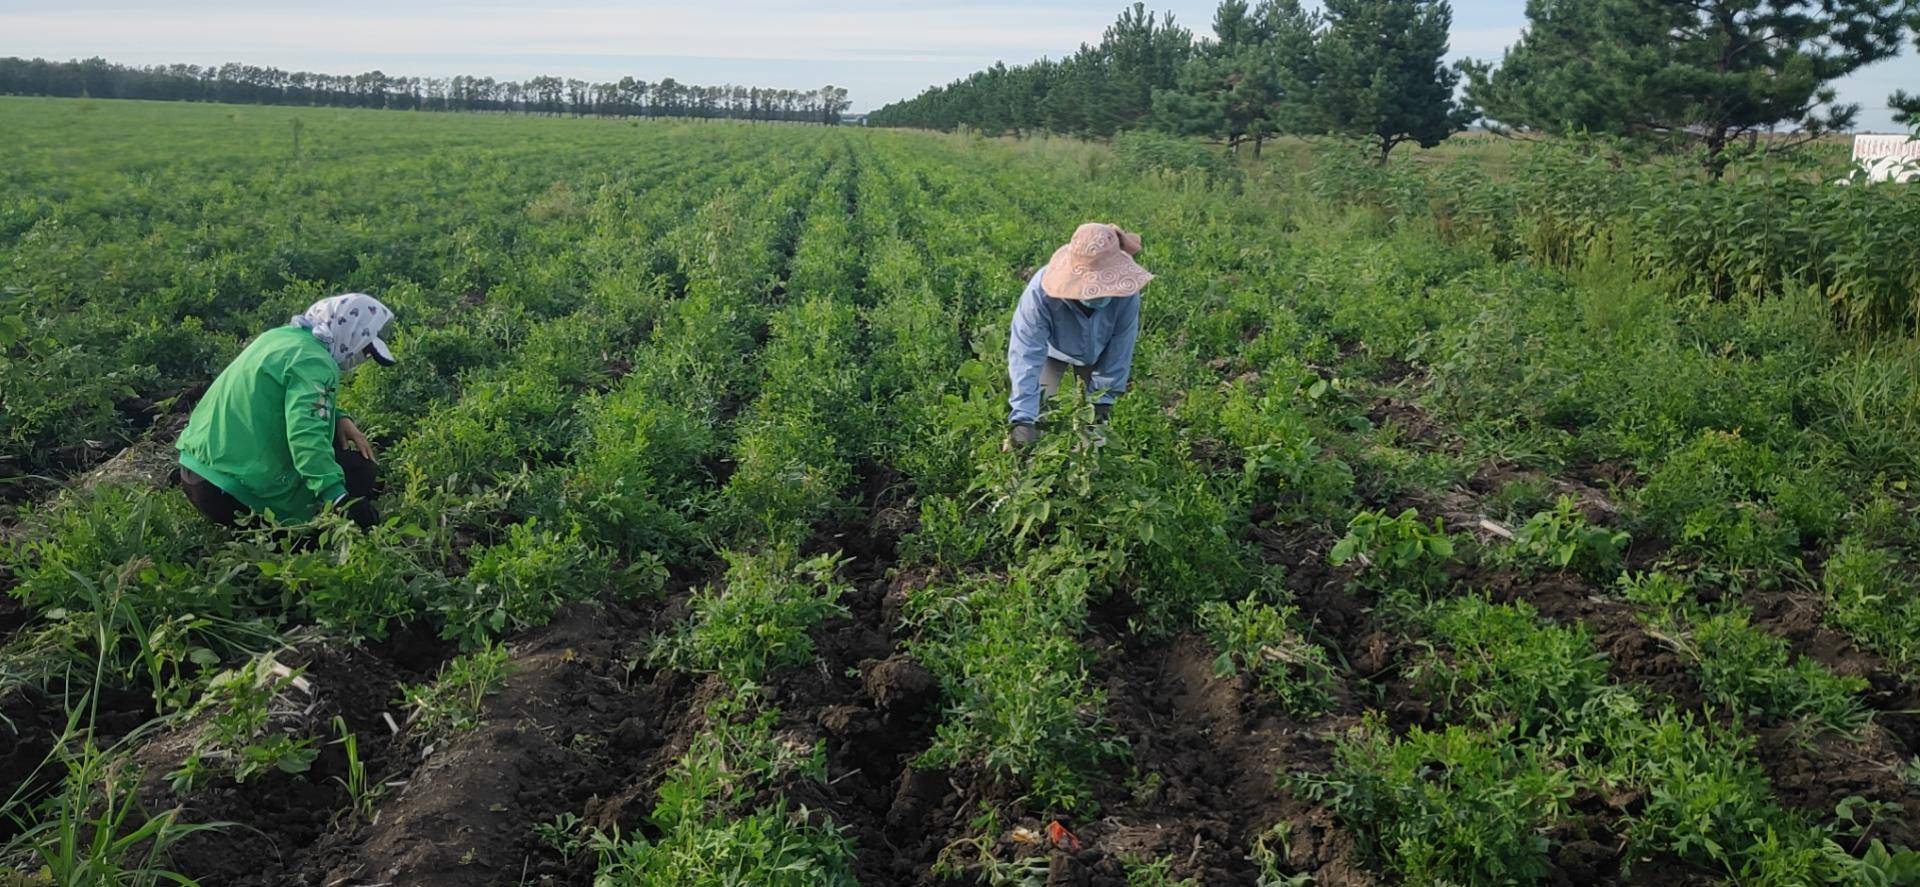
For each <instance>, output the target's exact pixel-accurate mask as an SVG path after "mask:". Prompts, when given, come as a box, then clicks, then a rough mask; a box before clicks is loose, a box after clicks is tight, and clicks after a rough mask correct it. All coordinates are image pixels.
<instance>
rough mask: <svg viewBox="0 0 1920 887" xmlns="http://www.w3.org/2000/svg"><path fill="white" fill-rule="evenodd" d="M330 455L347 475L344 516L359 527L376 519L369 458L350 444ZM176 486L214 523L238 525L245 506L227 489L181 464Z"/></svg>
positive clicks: (376, 491)
mask: <svg viewBox="0 0 1920 887" xmlns="http://www.w3.org/2000/svg"><path fill="white" fill-rule="evenodd" d="M333 458H334V459H335V460H336V461H338V462H339V463H340V470H341V471H343V472H345V473H346V475H347V517H350V518H352V519H353V522H354V523H356V524H359V525H360V526H361V527H363V528H364V527H371V526H373V525H374V524H377V523H379V522H380V512H378V511H377V510H375V509H374V507H373V500H374V497H376V496H378V495H379V489H378V470H377V468H376V467H375V465H374V464H373V462H372V461H371V460H369V459H368V458H367V457H365V456H362V455H360V451H359V450H356V449H353V448H352V447H347V448H344V449H337V450H334V451H333ZM180 489H181V490H182V491H183V492H185V493H186V494H187V501H188V502H192V503H193V507H195V508H198V509H200V513H201V514H204V515H206V516H207V519H208V520H211V521H213V522H214V523H216V524H220V525H222V526H228V527H232V526H238V525H239V523H240V516H241V515H243V514H246V513H247V506H246V505H244V504H242V503H241V502H240V500H238V499H235V498H233V495H232V494H231V493H228V492H227V491H226V490H223V489H220V488H219V487H218V486H215V485H214V484H213V482H212V481H209V480H207V479H206V478H204V477H201V476H200V475H198V474H195V473H193V470H192V469H190V468H187V467H186V466H184V465H183V466H181V468H180Z"/></svg>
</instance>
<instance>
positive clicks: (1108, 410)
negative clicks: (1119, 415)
mask: <svg viewBox="0 0 1920 887" xmlns="http://www.w3.org/2000/svg"><path fill="white" fill-rule="evenodd" d="M1111 415H1113V404H1110V403H1097V404H1094V405H1093V421H1094V422H1095V423H1097V424H1100V425H1105V424H1107V417H1109V416H1111Z"/></svg>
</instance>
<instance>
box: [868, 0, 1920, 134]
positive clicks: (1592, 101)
mask: <svg viewBox="0 0 1920 887" xmlns="http://www.w3.org/2000/svg"><path fill="white" fill-rule="evenodd" d="M1452 23H1453V9H1452V6H1451V5H1450V4H1449V3H1448V2H1446V0H1325V2H1324V3H1323V4H1322V9H1320V10H1318V11H1308V10H1307V9H1305V8H1304V7H1303V6H1302V4H1301V3H1300V0H1258V2H1257V3H1256V4H1250V3H1249V2H1248V0H1222V2H1221V4H1220V6H1219V8H1218V9H1217V10H1216V12H1215V13H1214V21H1213V37H1212V39H1195V38H1194V36H1193V35H1192V33H1191V32H1189V31H1188V30H1187V29H1185V28H1183V27H1181V26H1179V25H1178V24H1177V23H1176V22H1175V21H1174V18H1173V16H1172V15H1171V14H1166V15H1157V14H1154V13H1150V12H1148V11H1147V10H1146V7H1145V4H1144V3H1135V4H1133V6H1131V7H1129V8H1127V9H1126V10H1124V11H1123V12H1122V13H1121V14H1120V17H1119V19H1118V20H1117V21H1116V22H1115V23H1114V24H1113V26H1111V27H1109V28H1108V29H1107V30H1106V32H1105V34H1104V35H1103V36H1102V38H1101V40H1100V42H1099V43H1097V44H1082V45H1081V46H1080V48H1079V50H1078V51H1076V52H1074V53H1073V54H1071V55H1069V56H1067V57H1065V58H1063V59H1060V60H1058V61H1055V60H1052V59H1041V60H1040V61H1037V62H1034V63H1032V64H1029V65H1015V66H1008V65H1005V64H996V65H994V66H993V67H991V68H988V69H986V70H983V71H979V72H976V73H974V74H973V75H971V76H968V77H966V78H963V79H961V80H957V81H955V82H953V83H950V84H947V85H945V86H937V87H933V88H931V89H928V90H926V91H925V92H923V93H921V94H920V95H919V96H917V97H915V98H913V99H909V100H906V101H902V102H896V103H894V104H890V105H888V106H886V107H884V108H881V109H879V110H877V111H875V112H874V113H873V114H871V115H870V116H869V118H868V120H869V122H870V123H872V124H874V125H877V126H908V127H921V128H931V129H942V130H951V129H955V128H958V127H963V126H964V127H970V128H973V129H978V130H981V131H983V132H986V133H989V134H1003V133H1013V134H1024V133H1029V132H1048V133H1058V134H1066V135H1076V136H1090V137H1106V136H1111V135H1113V134H1114V133H1116V132H1119V131H1121V130H1125V129H1141V128H1154V129H1160V130H1165V131H1168V132H1174V133H1180V134H1191V135H1204V136H1208V137H1211V138H1213V139H1216V140H1218V141H1220V142H1222V143H1224V144H1227V145H1230V146H1233V147H1235V148H1238V147H1240V146H1241V145H1251V146H1252V148H1253V150H1254V151H1255V152H1256V153H1257V152H1258V151H1259V149H1260V146H1261V144H1262V142H1264V141H1266V140H1267V139H1271V138H1273V137H1275V136H1278V135H1283V134H1295V135H1315V134H1339V135H1347V136H1357V137H1363V138H1367V139H1369V140H1371V141H1372V143H1373V144H1374V146H1375V148H1376V149H1377V151H1378V157H1379V159H1380V160H1381V162H1385V161H1386V159H1387V158H1388V157H1389V156H1390V155H1391V154H1392V152H1393V150H1394V148H1395V147H1396V146H1398V145H1400V144H1403V143H1406V142H1416V143H1418V144H1421V145H1425V146H1431V145H1434V144H1437V143H1438V142H1439V141H1440V140H1442V139H1444V138H1446V136H1447V135H1449V134H1451V133H1453V132H1457V131H1459V130H1461V129H1464V128H1465V127H1467V126H1468V125H1470V124H1472V123H1473V122H1475V121H1477V120H1485V121H1486V124H1487V125H1488V126H1489V127H1490V128H1495V129H1504V130H1509V131H1515V132H1521V133H1540V134H1556V135H1557V134H1576V133H1581V134H1606V135H1615V136H1622V137H1627V138H1637V139H1644V140H1647V141H1651V142H1656V143H1659V144H1662V145H1664V146H1666V147H1670V148H1674V149H1688V148H1704V149H1705V151H1704V156H1705V157H1706V158H1707V164H1708V166H1709V168H1710V169H1713V170H1715V171H1717V170H1719V169H1720V168H1721V166H1720V164H1721V163H1723V160H1721V158H1722V157H1723V156H1724V154H1723V151H1724V149H1726V148H1727V147H1729V146H1731V145H1733V144H1735V143H1736V142H1737V141H1738V140H1740V139H1743V138H1746V139H1757V138H1758V137H1759V136H1760V135H1762V134H1768V133H1776V132H1781V131H1789V132H1792V133H1795V134H1797V135H1798V137H1799V138H1800V139H1811V138H1813V137H1816V136H1818V135H1820V134H1823V133H1826V132H1832V131H1835V130H1838V129H1845V128H1848V127H1850V126H1852V124H1853V123H1854V121H1855V120H1856V118H1857V116H1858V113H1859V107H1858V106H1857V105H1848V104H1843V103H1840V102H1838V101H1837V99H1836V96H1835V94H1834V89H1833V85H1832V84H1833V82H1834V81H1836V80H1838V79H1839V78H1841V77H1844V76H1846V75H1847V74H1850V73H1852V72H1854V71H1856V70H1859V69H1860V68H1861V67H1863V66H1865V65H1869V64H1872V63H1874V62H1877V61H1881V60H1883V59H1887V58H1891V57H1893V56H1894V55H1897V54H1898V53H1899V51H1900V49H1901V47H1902V45H1903V42H1904V41H1905V40H1906V39H1907V38H1908V36H1910V35H1915V34H1916V32H1920V0H1528V3H1527V23H1528V27H1527V29H1526V30H1525V31H1524V32H1523V34H1522V36H1521V38H1520V40H1519V42H1518V43H1516V44H1515V45H1514V46H1512V47H1510V48H1509V49H1508V50H1507V51H1506V53H1505V56H1504V58H1503V59H1502V60H1501V61H1500V62H1499V63H1486V62H1473V61H1467V62H1461V63H1458V64H1454V65H1449V64H1447V63H1446V61H1445V57H1446V55H1447V52H1448V49H1449V46H1448V41H1449V33H1450V31H1451V28H1452ZM1916 40H1920V36H1917V37H1916ZM1463 83H1464V86H1465V88H1464V89H1462V88H1461V86H1462V84H1463ZM1889 104H1890V105H1892V106H1893V107H1894V108H1895V109H1896V111H1899V112H1901V113H1902V115H1903V116H1902V118H1901V119H1903V120H1904V121H1909V122H1913V123H1916V124H1920V96H1911V95H1907V94H1905V93H1902V94H1899V95H1896V96H1894V97H1892V98H1891V99H1890V100H1889Z"/></svg>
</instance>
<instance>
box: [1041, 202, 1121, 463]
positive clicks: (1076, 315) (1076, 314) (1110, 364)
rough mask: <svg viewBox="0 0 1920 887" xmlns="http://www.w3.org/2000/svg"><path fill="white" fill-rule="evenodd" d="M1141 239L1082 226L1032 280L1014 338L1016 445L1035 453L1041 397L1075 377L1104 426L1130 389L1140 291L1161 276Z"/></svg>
mask: <svg viewBox="0 0 1920 887" xmlns="http://www.w3.org/2000/svg"><path fill="white" fill-rule="evenodd" d="M1139 252H1140V236H1139V235H1137V234H1134V233H1132V232H1129V231H1123V230H1121V229H1120V228H1119V227H1118V226H1115V225H1108V224H1104V223H1099V222H1089V223H1087V224H1085V225H1081V226H1080V227H1079V229H1078V230H1076V231H1074V232H1073V240H1072V241H1070V242H1069V243H1068V244H1067V245H1066V246H1063V247H1060V248H1059V249H1058V250H1055V251H1054V254H1053V258H1052V259H1051V260H1050V261H1048V262H1047V265H1046V267H1044V268H1041V269H1040V270H1039V271H1038V272H1036V273H1035V274H1034V275H1033V279H1032V280H1030V281H1028V283H1027V289H1026V291H1025V292H1023V293H1021V295H1020V304H1019V306H1018V307H1017V308H1015V309H1014V312H1013V328H1012V330H1011V331H1010V333H1009V335H1008V339H1007V375H1008V376H1009V378H1010V380H1011V382H1012V383H1013V393H1012V396H1010V397H1009V398H1008V405H1009V406H1011V407H1012V411H1011V414H1010V415H1009V416H1008V418H1007V423H1008V425H1009V426H1011V430H1010V432H1009V434H1008V444H1009V446H1017V447H1022V448H1024V447H1027V446H1031V445H1032V444H1033V442H1034V441H1035V440H1037V439H1038V438H1039V431H1038V429H1037V428H1036V426H1035V422H1036V421H1037V420H1038V418H1039V414H1040V400H1041V395H1043V394H1044V395H1046V396H1049V397H1051V396H1052V395H1053V394H1054V393H1055V392H1056V391H1058V390H1059V387H1060V381H1061V380H1062V379H1063V378H1065V377H1066V375H1067V373H1069V372H1071V373H1073V375H1074V377H1075V378H1076V379H1078V380H1079V382H1080V384H1082V385H1084V386H1086V390H1087V393H1088V395H1089V396H1091V397H1092V398H1093V403H1094V408H1093V409H1094V418H1095V419H1096V420H1097V421H1099V422H1101V423H1104V422H1106V421H1107V413H1108V412H1109V411H1110V410H1111V409H1112V408H1113V402H1114V401H1115V400H1116V399H1117V398H1119V396H1120V395H1121V393H1122V392H1125V391H1126V390H1127V379H1128V377H1129V376H1130V375H1131V374H1132V372H1133V346H1134V342H1135V341H1136V340H1138V339H1139V337H1140V292H1141V290H1143V289H1144V288H1145V287H1146V285H1147V281H1149V280H1152V279H1153V275H1152V274H1150V273H1148V272H1147V269H1145V268H1142V267H1140V266H1139V265H1138V264H1136V263H1135V262H1134V260H1133V257H1134V256H1135V255H1136V254H1138V253H1139Z"/></svg>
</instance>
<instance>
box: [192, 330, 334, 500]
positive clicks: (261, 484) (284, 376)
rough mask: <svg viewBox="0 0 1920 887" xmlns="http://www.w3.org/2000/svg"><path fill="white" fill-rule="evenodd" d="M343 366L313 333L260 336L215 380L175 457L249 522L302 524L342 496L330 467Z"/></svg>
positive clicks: (283, 332)
mask: <svg viewBox="0 0 1920 887" xmlns="http://www.w3.org/2000/svg"><path fill="white" fill-rule="evenodd" d="M339 384H340V365H339V364H337V363H335V362H334V360H333V355H331V354H329V353H328V352H327V346H326V345H324V344H322V343H321V342H320V340H319V339H316V338H314V337H313V333H312V332H310V331H308V330H304V329H301V328H300V327H297V326H284V327H281V328H279V329H276V330H269V331H267V332H265V333H262V334H261V335H260V337H259V338H257V339H254V340H253V342H252V344H249V345H248V346H247V349H246V350H245V351H242V352H240V356H239V357H236V358H234V359H233V363H231V364H228V365H227V368H226V370H225V371H223V372H221V373H220V377H219V378H217V379H214V380H213V387H211V388H208V389H207V394H206V396H205V397H202V398H200V403H199V405H198V406H195V407H194V408H193V416H192V418H190V419H188V420H187V430H186V431H183V432H181V434H180V442H179V443H178V444H176V445H175V448H176V449H178V450H179V451H180V464H181V465H182V466H184V467H186V468H189V469H191V470H192V471H193V472H194V473H195V474H198V475H200V476H201V477H204V478H206V479H207V480H208V481H210V482H211V483H212V484H213V485H214V486H217V487H219V488H220V489H222V490H225V491H227V492H228V493H231V494H232V495H233V498H235V499H238V500H240V502H241V504H244V505H246V506H247V507H248V508H250V509H252V510H254V511H255V512H269V511H270V512H272V513H273V515H274V517H276V518H279V519H280V520H283V521H302V520H307V519H308V518H311V517H313V516H314V515H315V514H317V513H319V511H320V508H321V506H322V505H323V504H324V503H328V502H335V501H338V500H339V499H340V498H341V497H342V496H345V495H346V494H347V486H346V475H345V474H344V473H343V472H342V471H341V470H340V462H339V460H338V459H337V458H335V457H334V454H333V453H334V446H333V435H334V421H335V418H334V417H335V416H337V415H339V413H338V408H337V406H336V405H335V403H334V389H335V388H337V387H338V386H339Z"/></svg>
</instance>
